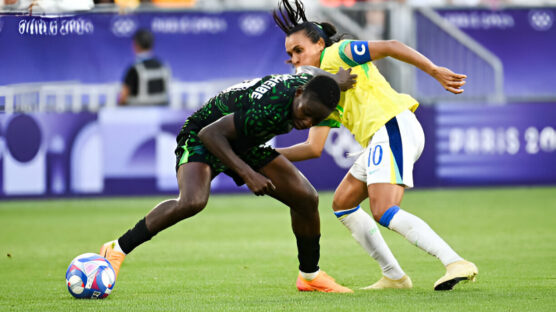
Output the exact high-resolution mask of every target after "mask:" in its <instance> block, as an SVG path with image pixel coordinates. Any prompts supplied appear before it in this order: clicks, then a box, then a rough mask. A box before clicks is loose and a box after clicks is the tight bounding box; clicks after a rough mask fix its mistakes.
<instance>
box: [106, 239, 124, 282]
mask: <svg viewBox="0 0 556 312" xmlns="http://www.w3.org/2000/svg"><path fill="white" fill-rule="evenodd" d="M114 245H116V241H115V240H114V241H110V242H108V243H106V244H104V245H102V247H100V255H101V256H103V257H104V258H106V260H108V262H110V264H111V265H112V268H113V269H114V273H116V278H117V277H118V272H119V271H120V266H121V265H122V262H124V259H125V254H124V253H123V252H120V251H116V250H114Z"/></svg>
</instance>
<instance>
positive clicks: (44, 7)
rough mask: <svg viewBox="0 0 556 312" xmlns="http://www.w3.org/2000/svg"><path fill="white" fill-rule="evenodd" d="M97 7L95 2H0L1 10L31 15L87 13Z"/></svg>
mask: <svg viewBox="0 0 556 312" xmlns="http://www.w3.org/2000/svg"><path fill="white" fill-rule="evenodd" d="M94 6H95V4H94V2H93V0H3V1H2V0H0V8H2V9H4V10H13V11H19V12H22V11H28V12H29V13H60V12H71V11H86V10H90V9H92V8H93V7H94Z"/></svg>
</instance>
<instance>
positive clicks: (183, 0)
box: [150, 0, 195, 8]
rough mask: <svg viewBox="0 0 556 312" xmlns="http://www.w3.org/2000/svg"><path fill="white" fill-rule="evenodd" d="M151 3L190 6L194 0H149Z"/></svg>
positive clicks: (162, 5)
mask: <svg viewBox="0 0 556 312" xmlns="http://www.w3.org/2000/svg"><path fill="white" fill-rule="evenodd" d="M150 2H152V4H154V5H156V6H158V7H170V8H179V7H192V6H195V0H151V1H150Z"/></svg>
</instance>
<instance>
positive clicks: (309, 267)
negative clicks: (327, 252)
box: [295, 234, 320, 280]
mask: <svg viewBox="0 0 556 312" xmlns="http://www.w3.org/2000/svg"><path fill="white" fill-rule="evenodd" d="M295 238H296V241H297V258H298V259H299V271H300V272H301V274H302V275H303V277H304V278H305V279H308V280H310V279H312V278H314V276H313V275H315V276H316V273H318V270H319V265H318V264H319V257H320V245H319V241H320V235H317V236H302V235H298V234H296V235H295Z"/></svg>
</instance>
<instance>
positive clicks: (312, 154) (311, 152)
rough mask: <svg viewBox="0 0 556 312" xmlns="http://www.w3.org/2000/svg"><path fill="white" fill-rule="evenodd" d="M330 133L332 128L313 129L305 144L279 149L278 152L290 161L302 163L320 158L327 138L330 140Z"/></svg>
mask: <svg viewBox="0 0 556 312" xmlns="http://www.w3.org/2000/svg"><path fill="white" fill-rule="evenodd" d="M328 133H330V127H326V126H315V127H311V128H310V129H309V135H308V136H307V140H306V141H305V142H303V143H299V144H295V145H292V146H288V147H282V148H277V149H276V151H278V153H280V154H282V155H284V156H285V157H286V158H287V159H288V160H289V161H301V160H306V159H311V158H318V157H320V155H321V154H322V150H323V149H324V144H325V143H326V138H328Z"/></svg>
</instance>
